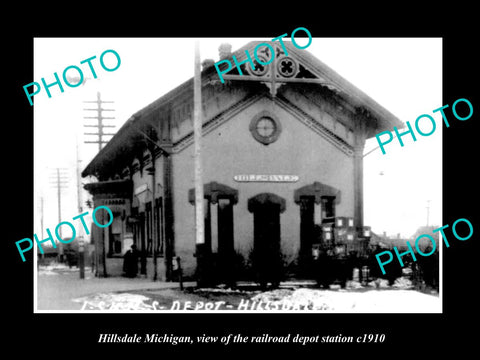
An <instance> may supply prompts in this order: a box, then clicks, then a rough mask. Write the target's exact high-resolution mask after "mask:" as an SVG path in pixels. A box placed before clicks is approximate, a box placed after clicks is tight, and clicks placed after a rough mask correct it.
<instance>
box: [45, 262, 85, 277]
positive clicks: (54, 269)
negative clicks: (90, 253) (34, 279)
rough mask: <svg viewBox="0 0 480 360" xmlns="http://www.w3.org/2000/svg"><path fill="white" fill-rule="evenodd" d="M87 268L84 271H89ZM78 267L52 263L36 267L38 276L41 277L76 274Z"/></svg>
mask: <svg viewBox="0 0 480 360" xmlns="http://www.w3.org/2000/svg"><path fill="white" fill-rule="evenodd" d="M89 269H90V268H89V267H85V271H86V272H87V271H89ZM78 271H79V270H78V267H75V266H72V267H69V266H68V265H65V264H61V263H56V262H52V263H51V264H49V265H40V266H39V267H38V274H41V275H59V274H61V273H62V272H78Z"/></svg>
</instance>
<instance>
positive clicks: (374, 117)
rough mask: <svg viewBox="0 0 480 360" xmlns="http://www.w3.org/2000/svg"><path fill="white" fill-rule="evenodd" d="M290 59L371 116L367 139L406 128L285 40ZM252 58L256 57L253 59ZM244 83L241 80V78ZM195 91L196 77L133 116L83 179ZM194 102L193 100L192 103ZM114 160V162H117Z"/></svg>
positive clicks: (212, 75)
mask: <svg viewBox="0 0 480 360" xmlns="http://www.w3.org/2000/svg"><path fill="white" fill-rule="evenodd" d="M260 43H262V42H261V41H252V42H249V43H248V44H246V45H244V46H243V47H241V48H240V49H238V50H237V51H235V52H233V53H231V54H230V55H228V56H226V57H225V58H224V59H227V60H230V61H231V63H232V64H233V55H235V57H236V58H237V59H238V61H242V60H243V59H245V58H246V56H245V51H248V53H249V54H253V50H254V49H255V47H256V46H257V45H258V44H260ZM284 44H285V46H286V49H287V51H288V53H289V56H293V57H295V58H296V59H297V60H298V61H299V62H301V63H302V64H303V65H305V66H306V67H308V69H309V70H310V71H311V72H312V73H313V74H314V75H315V76H316V77H317V78H318V79H320V82H319V85H320V86H323V87H326V88H328V89H329V90H331V91H333V92H334V93H335V94H337V95H338V96H340V97H342V98H343V99H345V100H346V101H347V102H348V103H349V104H351V105H352V106H354V107H356V108H363V109H365V110H367V111H368V112H369V114H371V118H370V120H369V121H371V123H370V122H369V123H367V124H366V125H367V127H369V128H371V130H372V131H369V133H368V136H367V137H373V136H374V135H375V134H376V133H378V132H381V131H386V130H392V129H393V127H394V126H396V127H397V128H401V127H403V123H402V122H401V121H400V120H399V119H398V118H397V117H396V116H395V115H393V114H392V113H391V112H390V111H388V110H387V109H385V108H384V107H383V106H381V105H380V104H378V103H377V102H376V101H375V100H373V99H372V98H371V97H370V96H368V95H367V94H366V93H364V92H363V91H361V90H360V89H358V88H357V87H356V86H355V85H353V84H351V83H350V82H349V81H347V80H346V79H344V78H343V77H342V76H340V75H339V74H338V73H337V72H335V71H334V70H333V69H332V68H330V67H329V66H327V65H326V64H325V63H323V62H322V61H320V60H319V59H318V58H316V57H315V56H313V55H312V54H311V53H309V52H308V51H307V50H303V49H298V48H296V47H295V46H294V45H293V44H292V43H291V42H288V41H284ZM252 57H253V56H252ZM201 76H202V83H208V82H212V81H213V82H215V81H218V82H220V80H219V76H218V73H217V71H216V68H215V66H208V67H204V69H203V70H202V72H201ZM239 80H241V77H240V78H239ZM192 91H193V78H191V79H189V80H187V81H185V82H184V83H183V84H181V85H179V86H177V87H176V88H174V89H172V90H171V91H169V92H168V93H166V94H165V95H163V96H161V97H160V98H158V99H157V100H155V101H154V102H152V103H150V104H149V105H147V106H145V107H144V108H142V109H140V110H139V111H137V112H136V113H134V114H133V115H132V116H131V117H130V118H129V119H128V120H127V121H126V122H125V124H124V125H123V126H122V127H121V128H120V129H119V130H118V132H117V133H116V135H115V136H114V137H113V138H112V139H111V140H110V141H109V142H108V143H107V144H106V145H105V147H104V148H102V149H101V150H100V151H99V153H98V154H97V155H96V156H95V157H94V158H93V160H92V161H91V162H90V163H89V164H88V165H87V167H86V168H85V169H84V170H83V172H82V176H83V177H85V176H88V175H97V173H98V172H99V171H103V170H104V169H105V167H109V165H110V166H112V164H114V163H117V161H118V160H120V159H119V158H122V157H123V158H125V157H129V158H130V156H129V155H127V153H128V152H131V151H132V150H134V149H136V148H138V146H139V145H138V143H139V142H140V143H142V142H143V143H144V142H145V136H144V135H142V134H141V132H139V131H138V130H139V128H140V126H141V125H142V124H143V125H145V122H146V120H145V118H146V117H147V115H150V114H151V113H152V112H154V111H157V110H160V109H162V108H163V107H166V106H168V104H169V103H171V102H172V101H173V100H174V99H176V98H177V97H179V96H185V94H186V93H188V92H190V93H191V92H192ZM192 101H193V100H192ZM114 160H115V161H114Z"/></svg>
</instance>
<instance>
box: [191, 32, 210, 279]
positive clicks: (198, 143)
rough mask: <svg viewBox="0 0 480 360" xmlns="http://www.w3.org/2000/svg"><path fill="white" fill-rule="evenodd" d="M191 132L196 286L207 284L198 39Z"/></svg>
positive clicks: (196, 42) (196, 44)
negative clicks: (192, 143)
mask: <svg viewBox="0 0 480 360" xmlns="http://www.w3.org/2000/svg"><path fill="white" fill-rule="evenodd" d="M193 111H194V116H193V134H194V164H195V169H194V173H195V244H196V256H197V286H198V287H203V286H205V285H207V284H208V282H209V279H208V273H209V272H208V271H207V267H208V266H209V264H208V261H209V259H208V258H207V254H208V249H206V248H205V235H204V231H205V230H204V226H205V219H204V215H203V206H204V205H203V204H204V200H203V181H202V157H201V153H202V79H201V72H200V50H199V44H198V40H197V41H195V69H194V78H193Z"/></svg>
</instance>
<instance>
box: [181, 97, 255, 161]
mask: <svg viewBox="0 0 480 360" xmlns="http://www.w3.org/2000/svg"><path fill="white" fill-rule="evenodd" d="M262 97H263V95H261V94H257V95H253V96H248V97H246V98H244V99H242V100H240V101H238V102H237V103H236V104H234V105H233V106H231V107H230V108H228V109H227V110H225V111H222V112H221V113H219V114H217V115H215V116H213V117H212V118H211V119H209V120H207V121H206V122H204V123H203V126H202V135H203V136H205V135H207V134H208V133H210V132H212V131H213V130H215V129H216V128H218V127H219V126H221V125H222V124H224V123H225V122H227V121H228V120H229V119H231V118H232V117H233V116H235V115H236V114H238V113H239V112H241V111H242V110H244V109H246V108H247V107H249V106H251V105H252V104H254V103H255V102H257V101H258V100H259V99H260V98H262ZM192 144H193V131H191V132H189V133H188V134H187V135H186V136H184V137H183V138H181V139H180V140H178V141H177V142H175V143H174V144H173V152H174V153H179V152H181V151H182V150H184V149H186V148H187V147H188V146H190V145H192Z"/></svg>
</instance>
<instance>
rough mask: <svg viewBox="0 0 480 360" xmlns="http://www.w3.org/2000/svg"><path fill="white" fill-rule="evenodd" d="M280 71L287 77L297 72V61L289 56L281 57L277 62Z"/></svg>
mask: <svg viewBox="0 0 480 360" xmlns="http://www.w3.org/2000/svg"><path fill="white" fill-rule="evenodd" d="M277 69H278V72H279V73H280V74H281V75H282V76H285V77H287V78H290V77H293V76H295V75H296V74H297V63H296V62H295V60H293V59H292V58H291V57H289V56H284V57H282V58H280V59H279V60H278V62H277Z"/></svg>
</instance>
